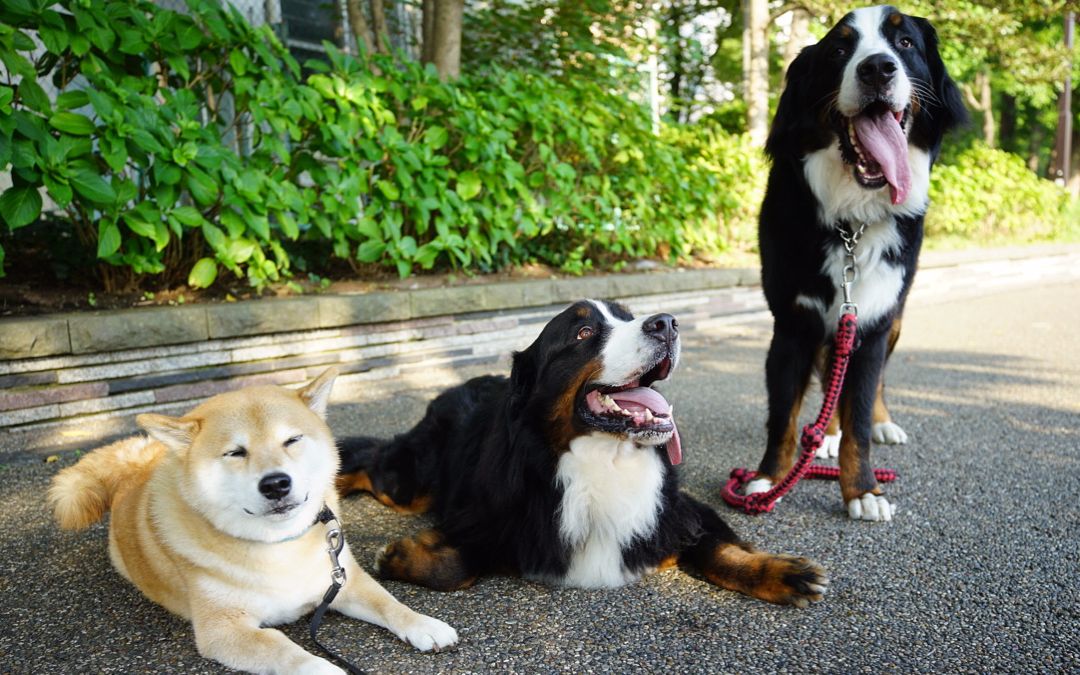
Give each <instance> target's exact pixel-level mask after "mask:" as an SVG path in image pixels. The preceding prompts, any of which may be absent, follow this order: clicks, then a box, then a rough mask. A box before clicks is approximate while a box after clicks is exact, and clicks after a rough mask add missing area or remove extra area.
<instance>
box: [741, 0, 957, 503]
mask: <svg viewBox="0 0 1080 675" xmlns="http://www.w3.org/2000/svg"><path fill="white" fill-rule="evenodd" d="M966 116H967V114H966V111H965V110H964V106H963V103H962V101H961V98H960V93H959V91H958V89H957V87H956V85H955V84H954V83H953V81H952V80H951V79H950V78H949V75H948V73H946V71H945V65H944V64H943V63H942V60H941V56H940V55H939V53H938V39H937V34H936V32H935V31H934V28H933V27H932V26H931V25H930V23H929V22H928V21H926V19H920V18H915V17H910V16H906V15H904V14H901V13H900V12H899V11H897V10H896V9H895V8H893V7H889V6H880V7H868V8H865V9H858V10H855V11H853V12H851V13H850V14H848V15H847V16H845V17H844V18H843V19H842V20H841V21H840V23H838V24H837V25H836V26H835V27H834V28H833V29H832V30H830V31H829V33H828V34H827V35H826V36H825V37H824V38H822V40H821V41H820V42H818V43H817V44H815V45H812V46H810V47H807V48H806V49H804V50H803V51H802V52H801V53H800V54H799V56H798V58H796V59H795V61H794V62H793V63H792V64H791V68H790V69H789V71H788V75H787V85H786V88H785V89H784V92H783V94H782V96H781V98H780V103H779V106H778V108H777V111H776V116H775V118H774V119H773V124H772V129H771V130H770V133H769V138H768V141H767V143H766V151H767V152H768V154H769V156H770V157H771V158H772V162H773V163H772V169H771V172H770V174H769V183H768V188H767V191H766V195H765V201H764V202H763V204H762V208H761V218H760V223H759V238H760V241H759V244H760V251H761V272H762V285H763V286H764V290H765V297H766V299H767V300H768V303H769V309H770V310H771V311H772V314H773V319H774V325H773V338H772V343H771V345H770V347H769V355H768V358H767V361H766V365H765V370H766V381H767V384H768V393H769V414H768V422H767V434H768V440H767V444H766V448H765V455H764V457H763V458H762V460H761V464H760V466H759V467H758V475H759V478H757V479H755V480H754V481H752V482H751V483H750V484H749V485H748V486H747V490H748V491H749V492H760V491H764V490H767V489H768V488H769V487H771V485H772V484H773V483H774V482H775V481H776V480H778V479H779V478H781V477H783V476H784V474H786V473H787V471H788V469H789V468H790V467H791V465H792V462H793V461H794V457H795V454H796V439H797V424H798V423H797V419H798V414H799V408H800V405H801V402H802V398H803V394H804V392H805V391H806V388H807V386H808V384H809V382H810V379H811V372H812V371H814V370H815V369H817V370H818V371H819V372H821V371H822V370H823V369H824V368H825V366H826V363H825V360H826V358H827V356H826V354H827V350H828V349H829V347H830V346H831V340H832V336H833V333H834V331H835V327H836V323H837V319H838V317H839V313H840V308H841V304H842V302H843V294H842V286H841V283H842V278H843V269H844V266H845V248H844V242H843V240H842V238H841V232H843V231H845V230H846V231H847V232H855V231H858V230H860V229H862V235H861V240H860V241H859V243H858V246H857V248H856V256H857V266H858V279H857V280H856V282H855V284H854V288H853V293H854V295H853V300H854V301H855V303H856V304H857V305H858V319H859V338H860V340H861V346H860V347H859V348H858V350H857V351H856V352H855V354H854V356H853V357H852V360H851V362H850V365H849V368H848V373H847V379H846V381H845V384H844V390H843V395H842V397H841V400H840V405H839V408H838V415H839V420H834V421H833V425H832V428H831V429H830V435H829V437H828V438H827V440H826V443H825V445H824V446H823V447H822V450H821V451H819V454H825V455H836V454H838V455H839V461H840V489H841V494H842V496H843V499H844V502H845V504H846V506H847V511H848V514H849V515H850V516H851V517H852V518H855V519H862V520H890V519H891V518H892V515H893V512H894V510H895V506H894V505H892V504H890V503H889V502H888V501H887V500H886V498H885V497H884V496H882V494H881V489H880V487H879V486H878V484H877V482H876V481H875V479H874V475H873V471H872V469H871V467H870V462H869V453H870V442H871V438H873V439H874V440H875V441H877V442H879V443H904V442H906V441H907V435H906V434H905V433H904V431H903V429H901V428H900V427H899V426H897V425H896V424H895V423H893V421H892V420H891V419H890V417H889V414H888V412H887V410H886V408H885V406H884V400H883V395H882V387H883V372H884V368H885V362H886V359H887V358H888V356H889V354H890V353H891V352H892V348H893V346H894V344H895V343H896V339H897V337H898V336H899V331H900V316H901V313H902V311H903V308H904V301H905V299H906V297H907V294H908V290H909V289H910V288H911V282H912V280H913V278H914V275H915V266H916V261H917V259H918V255H919V248H920V246H921V245H922V236H923V214H924V213H925V212H926V208H927V201H928V198H927V193H928V190H929V184H930V167H931V166H932V165H933V163H934V161H935V160H936V159H937V156H938V152H939V150H940V148H941V141H942V138H943V136H944V135H945V133H946V132H947V131H949V130H950V129H952V128H953V127H955V126H957V125H958V124H960V123H962V122H963V121H964V120H965V119H966Z"/></svg>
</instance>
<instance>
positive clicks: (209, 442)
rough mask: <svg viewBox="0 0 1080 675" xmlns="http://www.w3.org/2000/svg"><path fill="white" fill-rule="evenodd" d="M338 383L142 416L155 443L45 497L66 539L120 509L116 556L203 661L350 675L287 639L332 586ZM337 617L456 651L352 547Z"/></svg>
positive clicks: (73, 470) (440, 629)
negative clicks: (333, 428)
mask: <svg viewBox="0 0 1080 675" xmlns="http://www.w3.org/2000/svg"><path fill="white" fill-rule="evenodd" d="M336 376H337V372H336V370H334V369H330V370H328V371H326V372H325V373H323V374H322V375H321V376H320V377H319V378H318V379H316V380H315V381H314V382H312V383H311V384H309V385H307V386H306V387H304V388H302V389H299V390H290V389H285V388H282V387H275V386H264V387H252V388H248V389H242V390H239V391H235V392H230V393H226V394H221V395H218V396H214V397H213V398H211V399H209V400H207V401H206V402H205V403H203V404H201V405H199V406H198V407H196V408H195V409H194V410H192V411H191V412H190V413H188V414H186V415H184V416H183V417H180V418H172V417H166V416H164V415H155V414H144V415H139V417H138V418H137V422H138V424H139V426H140V427H142V428H143V429H144V430H145V431H146V432H147V433H148V434H149V437H145V436H141V437H133V438H128V439H125V440H121V441H118V442H116V443H113V444H112V445H108V446H105V447H102V448H99V449H97V450H95V451H93V452H91V453H90V454H88V455H86V456H85V457H83V458H82V459H81V460H79V462H78V463H77V464H75V465H74V466H71V467H68V468H66V469H64V470H63V471H61V472H60V473H58V474H57V475H56V477H55V478H54V479H53V481H52V485H51V487H50V488H49V493H48V499H49V503H50V505H51V506H52V508H53V511H54V514H55V516H56V519H57V520H58V522H59V524H60V526H61V527H63V528H67V529H80V528H85V527H87V526H89V525H91V524H92V523H94V522H96V521H98V520H99V519H100V518H101V517H102V516H103V515H104V514H105V512H106V511H111V512H112V517H111V521H110V524H109V556H110V558H111V559H112V562H113V565H114V566H115V567H116V569H117V570H118V571H119V572H120V574H122V575H123V576H124V577H125V578H127V579H128V580H129V581H131V582H132V583H133V584H135V586H136V587H138V588H139V590H140V591H142V592H143V594H145V595H146V596H147V597H148V598H150V599H151V600H153V601H154V602H156V603H158V604H159V605H161V606H163V607H165V608H166V609H168V610H169V611H171V612H174V613H175V614H178V615H180V616H182V617H184V618H185V619H189V620H190V621H191V623H192V626H193V627H194V630H195V644H196V646H197V647H198V650H199V653H200V654H202V655H203V656H205V657H207V658H210V659H214V660H215V661H219V662H220V663H223V664H225V665H226V666H229V667H232V668H238V669H242V670H247V671H252V672H260V673H268V672H280V673H341V672H343V671H342V670H341V669H339V668H338V667H337V666H335V665H333V664H332V663H330V662H329V661H327V660H325V659H322V658H320V657H317V656H315V655H313V654H310V653H308V652H306V651H305V650H304V649H302V648H301V647H300V646H299V645H297V644H295V643H293V642H292V641H291V640H289V639H288V638H287V637H286V636H285V635H284V634H283V633H281V632H280V631H277V630H274V629H271V628H265V627H264V626H273V625H277V624H282V623H287V622H290V621H294V620H296V619H297V618H299V617H300V616H301V615H303V614H305V613H307V612H310V611H311V610H312V609H314V608H315V607H316V605H318V604H319V602H320V600H321V599H322V597H323V594H324V593H325V592H326V590H327V587H328V586H329V585H330V581H331V568H332V564H331V560H330V557H329V556H328V554H327V550H326V540H325V532H326V530H325V528H324V527H323V526H321V525H318V524H317V523H316V518H317V516H318V515H319V514H320V512H321V511H322V510H323V508H324V506H325V507H328V508H329V509H330V510H331V511H332V512H333V513H338V500H337V495H336V492H335V489H334V478H335V475H336V474H337V470H338V452H337V449H336V448H335V446H334V439H333V437H332V436H331V434H330V429H329V427H327V425H326V422H325V421H324V418H325V415H326V404H327V400H328V398H329V396H330V389H331V387H332V385H333V382H334V378H335V377H336ZM339 559H340V564H341V566H342V567H343V568H344V570H345V574H346V581H345V584H344V586H343V587H342V588H341V591H340V593H339V594H338V595H337V597H336V598H335V599H334V601H333V602H332V603H331V605H330V608H331V609H334V610H336V611H338V612H341V613H342V614H346V615H348V616H351V617H355V618H358V619H362V620H364V621H369V622H371V623H374V624H376V625H379V626H384V627H385V628H387V629H389V630H390V631H391V632H392V633H394V635H396V636H398V637H399V638H401V639H402V640H404V641H406V642H408V643H410V644H411V645H413V646H414V647H416V648H418V649H421V650H424V651H427V650H431V649H439V648H442V647H446V646H449V645H453V644H454V643H456V642H457V639H458V637H457V633H456V632H455V631H454V629H453V628H451V627H450V626H448V625H446V624H445V623H443V622H442V621H439V620H437V619H433V618H431V617H427V616H424V615H422V614H418V613H417V612H414V611H412V610H411V609H409V608H408V607H406V606H405V605H403V604H401V603H400V602H398V601H397V600H395V599H394V597H393V596H392V595H390V593H389V592H387V591H386V590H385V589H383V588H382V587H381V586H380V585H379V584H378V583H377V582H376V581H375V580H373V579H372V578H371V577H370V576H368V574H366V573H365V572H364V571H363V570H362V569H361V568H360V567H359V566H358V565H357V564H356V561H355V560H354V559H353V557H352V555H351V554H350V552H349V550H348V548H347V547H346V548H345V549H344V550H343V551H342V552H341V554H340V557H339Z"/></svg>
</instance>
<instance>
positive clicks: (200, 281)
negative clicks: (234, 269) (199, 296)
mask: <svg viewBox="0 0 1080 675" xmlns="http://www.w3.org/2000/svg"><path fill="white" fill-rule="evenodd" d="M217 272H218V270H217V263H216V262H214V259H213V258H200V259H199V261H198V262H196V263H195V265H194V266H193V267H192V268H191V272H190V273H189V274H188V278H187V282H188V286H191V287H192V288H206V287H208V286H210V285H211V284H213V283H214V280H215V279H217Z"/></svg>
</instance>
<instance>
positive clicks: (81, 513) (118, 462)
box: [48, 436, 163, 530]
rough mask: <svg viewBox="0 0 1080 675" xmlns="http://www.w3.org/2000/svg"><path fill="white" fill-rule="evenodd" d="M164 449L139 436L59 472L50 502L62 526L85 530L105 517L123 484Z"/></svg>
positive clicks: (51, 490) (151, 440)
mask: <svg viewBox="0 0 1080 675" xmlns="http://www.w3.org/2000/svg"><path fill="white" fill-rule="evenodd" d="M162 451H163V448H162V447H161V445H160V444H159V443H157V442H155V441H154V440H153V439H151V438H147V437H146V436H135V437H132V438H125V439H124V440H122V441H117V442H115V443H113V444H111V445H106V446H105V447H103V448H98V449H97V450H94V451H93V452H91V453H90V454H88V455H86V456H85V457H83V458H82V459H80V460H79V461H78V463H76V464H75V465H74V466H69V467H68V468H66V469H64V470H63V471H61V472H60V473H58V474H56V476H55V477H53V479H52V484H51V485H50V486H49V493H48V502H49V506H51V507H52V510H53V515H54V516H55V517H56V521H57V522H58V523H59V524H60V527H62V528H64V529H66V530H81V529H83V528H85V527H89V526H90V525H93V524H94V523H96V522H97V521H99V520H101V517H102V516H104V515H105V513H106V512H107V511H108V510H109V508H110V507H111V506H112V502H113V498H114V497H115V496H116V492H117V490H118V489H119V487H120V486H121V485H123V484H124V483H125V482H127V481H129V480H131V479H132V478H133V477H135V476H137V475H138V474H140V473H142V472H143V471H145V470H146V469H148V468H149V467H150V466H152V465H153V464H154V462H155V461H156V460H157V459H158V457H159V456H160V455H161V453H162Z"/></svg>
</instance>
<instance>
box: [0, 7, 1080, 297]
mask: <svg viewBox="0 0 1080 675" xmlns="http://www.w3.org/2000/svg"><path fill="white" fill-rule="evenodd" d="M188 4H189V12H188V13H186V14H182V13H178V12H173V11H169V10H165V9H161V8H158V7H155V6H154V5H152V4H150V3H147V2H128V1H125V0H108V1H107V2H89V1H83V0H63V1H61V2H59V3H51V2H47V1H46V0H10V1H9V2H5V4H4V6H3V8H2V9H0V62H2V63H3V66H4V73H3V74H2V75H3V78H2V80H0V167H3V169H4V170H5V171H10V172H11V177H12V187H11V188H9V189H8V190H7V191H5V192H4V194H3V195H2V196H0V218H2V219H3V220H4V222H5V224H6V227H5V228H4V231H3V234H2V235H0V247H4V248H8V249H11V250H15V251H18V252H19V258H20V259H19V260H18V261H17V262H18V263H19V265H17V266H16V268H17V269H25V265H26V264H27V261H26V260H24V259H23V258H24V257H25V256H26V255H27V252H33V253H34V256H39V257H40V259H37V258H34V256H30V257H31V258H34V260H33V261H32V264H35V265H47V266H49V267H50V268H51V270H52V272H53V273H54V274H55V275H56V276H57V277H60V278H62V279H65V278H66V279H68V280H76V281H78V280H82V281H83V282H84V283H87V282H88V283H89V284H90V285H91V287H99V288H101V289H104V290H108V291H124V290H135V289H146V288H155V287H163V286H169V285H176V284H182V283H184V282H186V283H188V284H189V285H191V286H194V287H206V286H210V285H212V284H214V283H215V282H217V283H218V285H219V286H220V285H223V284H230V283H232V284H235V283H236V280H240V279H242V280H244V281H243V283H244V284H246V285H248V286H250V287H253V288H255V289H262V288H264V287H266V286H267V285H270V284H275V283H279V282H284V281H288V280H289V279H295V278H298V277H300V276H303V275H305V274H310V275H327V274H356V273H370V272H372V271H373V270H375V269H379V268H386V269H389V270H393V272H394V273H396V274H397V275H399V276H402V277H404V276H408V275H410V274H414V273H416V272H420V271H424V270H433V269H435V270H445V269H460V270H464V271H466V272H468V273H475V272H490V271H495V270H500V269H505V268H508V267H512V266H517V265H522V264H532V263H540V264H544V265H548V266H551V267H554V268H557V269H560V270H563V271H566V272H570V273H582V272H585V271H588V270H590V269H618V268H620V267H621V265H623V264H625V262H627V261H630V260H636V259H640V258H656V259H660V260H663V261H665V262H668V263H671V264H675V263H680V262H682V263H686V262H692V261H704V262H715V261H717V260H719V259H722V258H723V256H724V255H726V254H728V253H730V252H732V251H749V250H753V248H754V247H755V245H756V242H755V236H756V235H755V230H756V226H755V218H756V212H757V206H758V204H759V203H760V200H761V195H762V190H763V184H764V174H765V171H766V165H765V164H764V161H763V160H762V158H761V156H760V154H759V152H758V150H757V149H756V148H754V147H753V146H752V145H751V143H750V141H749V139H748V137H747V136H746V135H745V134H744V133H742V131H741V129H740V127H739V123H738V111H739V107H738V105H737V103H736V104H730V105H727V106H724V105H720V106H715V107H714V108H713V109H712V110H710V111H708V113H707V114H701V115H697V117H696V119H694V120H693V121H692V122H691V121H690V118H691V117H692V116H693V115H691V114H690V113H689V112H687V111H689V110H690V109H691V108H692V105H691V104H690V103H687V104H686V105H685V106H683V107H679V106H678V105H673V106H672V108H671V110H669V114H668V115H667V116H666V118H665V119H664V120H662V121H661V122H660V124H659V125H658V128H655V129H654V123H653V120H652V118H651V117H650V114H649V111H648V109H647V107H646V106H645V105H643V100H642V96H643V87H642V86H640V85H641V82H642V79H641V76H640V72H639V70H638V66H637V65H636V64H638V63H639V62H640V60H641V58H643V56H647V52H648V49H649V46H648V45H649V44H653V42H648V41H643V39H642V35H643V34H642V32H641V30H640V28H641V25H640V21H639V20H638V19H637V18H636V17H637V16H638V14H636V13H635V12H638V11H639V10H640V7H638V6H637V5H636V4H635V3H619V2H588V3H567V2H533V3H525V4H523V5H512V6H508V5H506V4H503V3H490V4H488V5H485V8H483V9H481V10H477V11H474V12H470V13H468V14H467V15H466V19H467V22H466V36H465V37H466V39H465V42H464V44H465V47H466V49H465V61H466V62H469V63H476V64H484V65H483V66H482V67H476V68H472V69H467V70H466V74H465V75H463V76H462V77H461V78H460V79H457V80H453V81H443V80H441V79H440V78H439V77H438V76H437V74H436V73H435V71H434V69H433V68H431V67H430V66H427V67H425V66H423V65H421V64H420V63H418V62H416V61H414V60H412V59H410V58H408V57H406V56H405V55H403V54H400V53H396V54H373V55H368V56H360V57H356V56H350V55H348V54H345V53H342V52H341V51H338V50H337V49H334V48H333V47H332V46H331V47H329V59H328V61H327V62H309V63H307V64H305V67H304V68H303V69H302V68H301V65H300V64H298V63H297V62H296V61H295V60H294V59H293V57H292V56H290V55H289V53H288V51H287V50H286V49H285V48H284V47H283V46H282V44H281V42H280V41H279V39H278V38H277V37H276V36H275V34H274V33H273V32H272V31H271V30H270V29H269V28H267V27H259V28H253V27H252V26H251V25H249V24H248V23H247V22H246V21H245V20H244V19H243V17H242V16H241V15H239V14H238V13H237V12H236V11H235V10H233V9H231V8H228V7H225V8H223V7H221V6H219V5H218V4H216V3H213V2H210V1H208V0H189V3H188ZM675 4H677V3H673V5H672V6H674V5H675ZM58 10H62V11H58ZM600 22H603V25H605V26H607V31H606V32H605V33H603V34H600V35H597V33H596V28H595V27H596V26H597V25H598V24H599V23H600ZM536 26H542V27H546V28H544V29H542V30H539V31H537V30H535V27H536ZM530 30H531V31H532V32H531V33H530V35H531V36H532V37H531V39H530V40H529V41H528V42H527V43H526V44H524V45H523V44H522V43H521V42H520V41H519V42H518V43H514V42H513V41H514V39H515V36H517V37H520V36H521V35H522V34H523V32H526V31H530ZM678 41H679V40H677V39H674V38H672V39H670V40H668V41H667V42H664V40H660V41H659V42H660V43H661V44H668V45H669V47H670V45H671V44H675V42H678ZM683 42H687V41H686V40H683ZM691 47H692V45H689V43H687V44H686V45H683V46H682V47H679V49H684V50H689V52H691V53H690V55H689V57H688V58H689V61H688V62H689V63H698V64H699V65H700V64H704V63H705V62H706V59H704V58H703V54H704V51H702V50H701V49H697V50H696V51H695V50H694V49H691ZM725 49H729V46H728V47H724V46H723V43H722V41H721V46H720V47H719V48H718V49H717V50H716V54H721V53H723V52H724V50H725ZM671 53H672V50H671V49H669V50H668V51H666V52H665V54H667V55H670V54H671ZM695 59H696V60H695ZM687 68H688V69H689V67H687ZM694 81H697V80H693V79H692V78H691V79H690V80H688V82H691V83H692V82H694ZM46 82H47V83H51V85H52V87H50V88H51V89H54V90H57V91H61V92H63V93H62V94H61V95H59V96H57V97H49V96H48V95H46V94H45V88H43V87H42V86H41V85H42V83H46ZM681 86H682V85H681ZM687 87H689V84H686V85H685V86H684V89H685V88H687ZM1044 93H1045V92H1044ZM732 110H734V111H736V113H735V114H732ZM679 120H683V121H679ZM973 136H974V134H970V135H969V137H968V138H964V139H961V140H960V141H959V142H957V143H956V144H954V145H953V146H952V147H950V149H949V152H948V153H947V157H946V160H945V162H944V163H943V166H940V167H938V169H937V170H936V172H935V174H934V177H933V185H932V197H933V199H934V202H935V207H934V209H932V210H931V217H930V219H929V220H928V235H929V236H930V237H931V240H933V239H934V238H935V237H936V238H938V239H939V240H942V241H944V240H952V241H957V240H966V241H971V240H975V241H979V242H994V241H999V240H1003V239H1007V240H1010V241H1013V240H1016V239H1022V240H1034V239H1047V238H1051V239H1052V238H1062V237H1072V236H1075V235H1076V228H1077V222H1078V221H1080V218H1078V217H1077V212H1078V209H1077V206H1076V204H1075V200H1070V198H1069V197H1068V196H1067V194H1066V193H1065V192H1064V191H1063V190H1061V189H1060V188H1058V187H1056V186H1054V185H1053V184H1052V183H1050V182H1048V181H1045V180H1043V179H1040V178H1038V177H1037V176H1036V175H1035V174H1034V173H1032V172H1031V171H1030V170H1029V167H1028V166H1027V165H1026V164H1025V162H1024V160H1022V159H1020V158H1018V157H1017V156H1016V155H1013V154H1009V153H1007V152H1004V151H1002V150H996V149H992V148H990V147H987V146H986V145H985V144H981V143H979V142H976V141H975V140H974V138H973ZM1003 185H1008V186H1009V189H1008V190H1002V186H1003ZM42 193H44V194H45V195H46V196H47V197H48V199H49V200H51V201H52V202H53V203H54V204H55V206H56V210H55V211H53V212H52V213H47V214H45V215H44V216H42V209H43V206H44V205H45V203H44V202H43V201H42ZM0 256H3V248H0ZM2 264H3V260H2V258H0V265H2ZM8 267H10V265H8ZM0 269H3V268H0ZM230 280H231V281H230Z"/></svg>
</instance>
